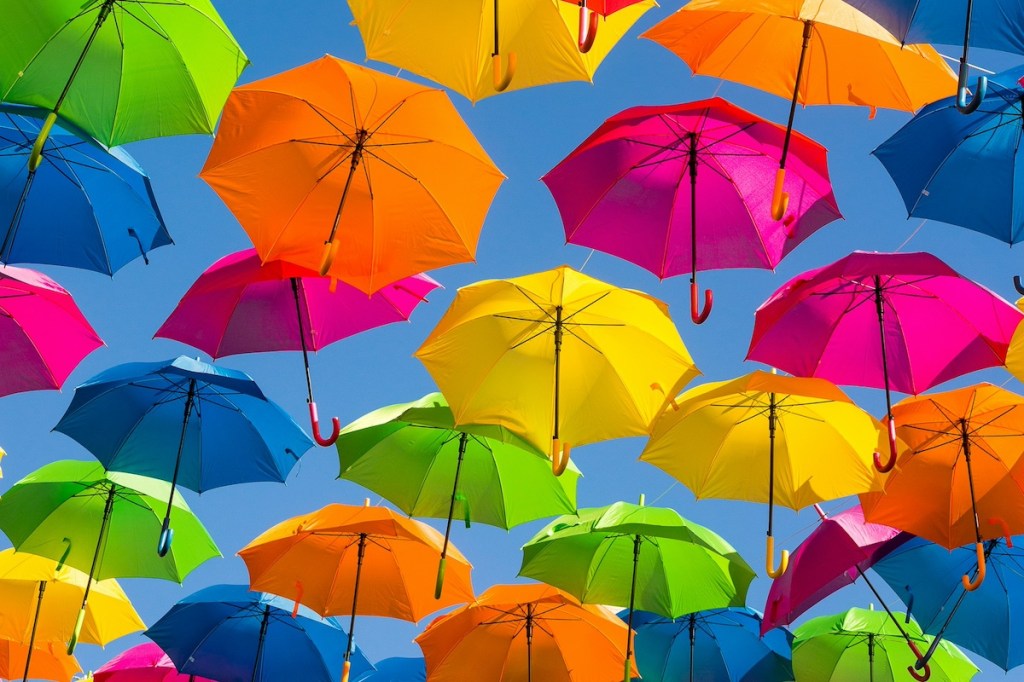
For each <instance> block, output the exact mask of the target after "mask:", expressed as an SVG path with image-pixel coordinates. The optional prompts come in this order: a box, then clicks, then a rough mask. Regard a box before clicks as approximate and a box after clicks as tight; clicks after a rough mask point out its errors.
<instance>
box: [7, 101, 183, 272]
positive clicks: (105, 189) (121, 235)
mask: <svg viewBox="0 0 1024 682" xmlns="http://www.w3.org/2000/svg"><path fill="white" fill-rule="evenodd" d="M47 113H48V112H46V111H43V110H40V109H35V108H33V107H18V106H12V105H2V106H0V229H3V228H6V230H5V231H4V232H2V233H0V261H2V262H4V263H48V264H51V265H66V266H69V267H73V268H81V269H84V270H94V271H96V272H102V273H104V274H107V275H112V274H113V273H114V272H116V271H117V270H119V269H120V268H122V267H123V266H124V265H126V264H127V263H129V262H130V261H132V260H134V259H135V258H138V257H139V256H142V258H143V259H144V260H146V262H147V263H148V262H149V259H148V257H147V256H146V254H147V252H149V251H150V250H152V249H155V248H157V247H160V246H166V245H168V244H172V243H173V242H172V241H171V236H170V235H169V234H168V233H167V228H166V227H165V226H164V221H163V218H162V217H161V216H160V211H159V209H158V208H157V205H156V199H155V198H154V197H153V190H152V188H151V187H150V184H149V178H147V177H146V175H145V173H144V172H143V171H142V169H141V168H139V166H138V165H137V164H136V163H135V160H134V159H132V158H131V157H130V156H128V155H127V154H125V153H124V152H123V151H121V150H120V149H116V148H115V149H110V150H107V149H106V148H104V147H103V146H102V145H100V144H99V143H98V142H96V141H95V140H93V139H92V138H91V137H89V136H87V135H86V134H85V133H82V132H79V131H77V130H75V129H74V128H72V127H71V126H70V125H67V124H65V129H62V128H59V127H56V126H55V127H54V128H53V132H51V134H50V137H49V138H48V139H47V141H46V143H45V145H44V146H43V150H42V156H41V162H40V163H39V165H38V167H37V168H36V169H34V170H30V169H29V165H28V158H29V156H30V154H31V153H32V145H33V143H34V142H35V140H36V137H37V136H38V134H39V129H40V126H41V125H42V120H41V119H42V118H44V117H45V116H46V115H47ZM33 187H34V188H35V191H34V192H31V193H30V191H29V190H30V189H31V188H33Z"/></svg>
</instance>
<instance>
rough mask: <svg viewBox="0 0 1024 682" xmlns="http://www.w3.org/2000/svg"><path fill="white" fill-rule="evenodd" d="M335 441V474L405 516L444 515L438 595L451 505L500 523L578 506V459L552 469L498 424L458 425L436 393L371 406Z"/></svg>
mask: <svg viewBox="0 0 1024 682" xmlns="http://www.w3.org/2000/svg"><path fill="white" fill-rule="evenodd" d="M336 445H337V448H338V457H339V459H340V461H341V473H340V474H339V478H344V479H347V480H350V481H354V482H356V483H358V484H359V485H361V486H363V487H365V488H369V489H370V490H372V491H374V492H375V493H377V494H378V495H381V496H382V497H384V498H385V499H387V500H388V501H390V502H391V503H392V504H394V505H395V506H397V507H398V508H399V509H401V510H402V511H403V512H405V513H406V514H408V515H409V516H422V517H429V518H436V519H448V526H447V528H446V529H445V534H444V547H443V549H442V550H441V561H440V564H439V565H438V572H437V585H436V588H435V594H436V595H437V596H440V593H441V587H442V585H443V584H444V565H445V555H446V553H447V551H448V538H449V536H450V535H451V530H452V518H453V517H454V515H455V511H456V508H459V509H461V513H462V517H463V518H464V519H465V523H466V527H467V528H469V526H470V522H471V521H476V522H477V523H485V524H487V525H489V526H497V527H499V528H504V529H505V530H508V529H509V528H512V527H513V526H518V525H519V524H521V523H526V522H528V521H534V520H536V519H540V518H544V517H546V516H555V515H556V514H563V513H574V512H575V511H576V483H577V481H578V479H579V477H580V472H579V470H578V469H577V468H576V467H575V466H573V465H571V464H570V466H569V468H568V469H567V470H566V473H565V474H564V475H562V476H561V477H556V476H554V475H553V474H552V473H551V461H550V460H549V459H548V458H547V455H545V454H543V453H541V452H538V451H537V450H536V449H534V447H533V446H531V445H529V444H528V443H527V442H526V441H524V440H522V439H520V438H519V437H518V436H516V435H514V434H512V433H511V432H510V431H509V430H508V429H505V428H503V427H501V426H496V425H487V424H482V425H463V426H460V427H459V428H458V429H456V428H455V421H454V417H453V416H452V411H451V408H450V407H448V402H447V401H446V400H445V399H444V396H442V395H441V394H440V393H430V394H428V395H426V396H424V397H422V398H420V399H419V400H417V401H415V402H411V403H403V404H400V405H391V406H389V407H383V408H381V409H379V410H374V411H373V412H371V413H369V414H367V415H365V416H363V417H361V418H360V419H358V420H356V421H355V422H353V423H351V424H349V425H348V426H346V427H345V428H344V429H342V431H341V435H340V436H338V441H337V443H336Z"/></svg>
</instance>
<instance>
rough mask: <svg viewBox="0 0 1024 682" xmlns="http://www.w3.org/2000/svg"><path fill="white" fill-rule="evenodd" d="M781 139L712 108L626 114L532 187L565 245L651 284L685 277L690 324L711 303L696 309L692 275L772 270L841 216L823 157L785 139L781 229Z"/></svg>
mask: <svg viewBox="0 0 1024 682" xmlns="http://www.w3.org/2000/svg"><path fill="white" fill-rule="evenodd" d="M785 137H786V130H785V128H784V127H782V126H779V125H776V124H774V123H772V122H770V121H766V120H764V119H762V118H759V117H757V116H755V115H754V114H751V113H750V112H748V111H744V110H743V109H740V108H739V107H737V106H735V105H732V104H730V103H729V102H726V101H725V100H723V99H720V98H714V99H709V100H702V101H700V102H692V103H689V104H673V105H669V106H658V107H633V108H632V109H627V110H625V111H623V112H620V113H618V114H616V115H615V116H613V117H611V118H609V119H608V120H607V121H605V122H604V124H603V125H602V126H601V127H600V128H598V129H597V130H596V131H595V132H594V133H593V134H592V135H591V136H590V137H588V138H587V139H586V140H584V142H583V143H582V144H581V145H580V146H579V147H577V148H576V149H575V150H573V152H572V153H571V154H569V156H568V157H566V158H565V159H564V160H562V161H561V162H560V163H559V164H558V165H557V166H555V168H553V169H552V170H551V171H550V172H549V173H548V174H547V175H545V176H544V178H543V180H544V183H545V184H546V185H547V186H548V189H549V190H550V191H551V194H552V195H553V196H554V198H555V203H557V204H558V210H559V212H560V213H561V216H562V222H563V224H564V226H565V236H566V240H567V241H569V242H571V243H573V244H579V245H581V246H588V247H591V248H594V249H597V250H599V251H604V252H606V253H610V254H612V255H614V256H618V257H620V258H623V259H625V260H628V261H630V262H632V263H635V264H636V265H639V266H640V267H643V268H646V269H647V270H650V271H651V272H653V273H654V274H655V275H657V276H658V277H660V278H662V279H664V278H665V277H672V276H674V275H679V274H683V273H685V272H689V273H690V309H691V310H690V315H691V317H692V318H693V321H694V322H696V323H697V324H700V323H701V322H703V321H704V320H705V319H707V315H708V313H710V311H711V306H712V303H713V300H714V299H713V295H712V293H711V291H710V290H708V291H705V292H704V305H705V309H704V311H703V312H701V311H700V309H699V296H698V289H697V271H698V270H715V269H721V268H774V267H775V266H776V265H777V264H778V263H779V261H780V260H782V258H783V257H784V256H785V255H786V254H788V253H789V252H790V251H792V250H793V249H794V248H795V247H796V246H797V245H798V244H799V243H800V242H802V241H803V240H804V239H806V238H807V237H808V236H809V235H810V234H811V233H813V232H814V231H815V230H817V229H818V228H820V227H822V226H823V225H826V224H828V223H830V222H832V221H833V220H836V219H838V218H841V217H842V215H841V214H840V213H839V208H838V207H837V206H836V200H835V197H834V196H833V195H832V185H831V183H830V182H829V177H828V166H827V162H826V158H825V157H826V150H825V148H824V147H822V146H821V145H819V144H818V143H817V142H814V141H813V140H811V139H810V138H807V137H804V136H803V135H800V134H796V133H795V134H794V135H793V138H792V141H791V143H790V157H791V158H790V161H789V167H788V168H789V171H790V173H789V175H787V177H786V184H785V187H786V191H787V192H788V193H789V196H790V201H789V207H788V209H787V211H786V213H785V214H784V215H783V216H782V219H781V220H775V219H774V218H773V217H772V215H771V214H772V210H771V205H772V194H773V189H774V185H773V183H774V182H775V175H776V173H777V172H778V166H779V158H780V156H781V154H782V146H783V142H784V140H785ZM687 177H689V182H686V178H687ZM698 199H699V200H700V204H701V206H702V207H703V208H702V210H701V211H700V215H699V216H698V210H697V204H698ZM698 252H699V257H698V255H697V254H698Z"/></svg>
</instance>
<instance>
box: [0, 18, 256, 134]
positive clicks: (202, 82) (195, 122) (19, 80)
mask: <svg viewBox="0 0 1024 682" xmlns="http://www.w3.org/2000/svg"><path fill="white" fill-rule="evenodd" d="M4 23H5V25H6V27H7V29H8V30H7V31H6V39H5V40H4V41H3V45H2V46H0V100H2V101H4V102H14V103H17V104H29V105H32V106H37V107H42V108H43V109H46V110H48V111H51V112H54V114H56V113H60V115H61V117H63V118H64V119H66V120H68V121H70V122H71V123H73V124H74V125H76V126H78V127H79V128H81V129H82V130H85V131H86V132H87V133H88V134H89V135H91V136H92V137H94V138H96V139H97V140H99V141H100V142H102V143H103V144H104V145H108V146H113V145H117V144H122V143H125V142H131V141H133V140H141V139H145V138H150V137H162V136H165V135H179V134H182V133H212V132H213V127H214V124H215V123H216V121H217V116H218V115H219V114H220V110H221V107H222V106H223V105H224V100H225V98H226V97H227V96H228V92H229V91H230V90H231V88H232V86H234V84H235V81H236V80H237V79H238V76H239V74H241V72H242V69H244V68H245V67H246V66H247V65H248V63H249V60H248V59H247V58H246V56H245V54H244V53H243V52H242V49H241V48H240V47H239V46H238V44H237V43H236V42H235V39H234V38H233V37H232V36H231V33H230V32H229V31H228V29H227V27H226V26H225V25H224V22H223V21H222V20H221V18H220V16H219V15H218V14H217V11H216V10H215V9H214V7H213V5H212V4H211V2H210V0H175V2H156V3H154V2H150V1H149V0H87V1H86V2H84V3H83V0H43V1H39V0H11V1H10V2H7V3H5V6H4ZM154 74H159V77H154ZM55 119H56V116H52V117H50V118H49V119H48V122H47V126H46V130H48V129H49V126H52V125H53V122H54V120H55ZM45 135H46V132H45V131H44V133H43V137H45Z"/></svg>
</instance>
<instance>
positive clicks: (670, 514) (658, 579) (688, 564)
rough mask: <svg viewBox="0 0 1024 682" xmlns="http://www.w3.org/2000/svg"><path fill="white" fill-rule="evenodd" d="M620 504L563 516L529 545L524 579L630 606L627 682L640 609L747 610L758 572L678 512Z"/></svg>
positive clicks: (673, 614) (668, 613)
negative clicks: (633, 637) (747, 601)
mask: <svg viewBox="0 0 1024 682" xmlns="http://www.w3.org/2000/svg"><path fill="white" fill-rule="evenodd" d="M643 502H644V500H643V497H642V496H641V498H640V504H639V505H636V504H629V503H628V502H616V503H615V504H613V505H611V506H608V507H600V508H597V509H581V510H579V514H578V516H561V517H559V518H557V519H555V520H554V521H552V522H551V523H550V524H549V525H548V526H547V527H546V528H544V529H543V530H541V531H540V532H539V533H537V535H536V536H534V537H533V539H532V540H530V541H529V542H528V543H526V545H524V546H523V564H522V566H521V567H520V569H519V575H521V576H526V577H530V578H536V579H537V580H542V581H544V582H546V583H548V584H549V585H553V586H554V587H558V588H561V589H563V590H565V591H566V592H568V593H570V594H572V595H573V596H574V597H576V598H577V599H579V600H580V601H581V602H583V603H585V604H607V605H610V606H625V607H628V608H629V617H628V619H627V625H628V626H629V633H630V634H629V636H628V637H627V640H626V668H625V680H626V681H627V682H628V680H629V672H630V668H629V664H630V658H631V657H632V646H633V644H632V632H633V611H634V609H640V610H643V611H651V612H654V613H657V614H659V615H662V616H665V617H666V618H678V617H679V616H682V615H684V614H687V613H693V612H695V611H703V610H705V609H717V608H725V607H728V606H743V605H744V603H745V601H746V596H747V587H749V585H750V581H751V580H753V579H754V570H753V569H752V568H750V566H749V565H747V562H746V561H744V560H743V559H742V557H740V555H739V554H738V553H737V552H736V550H735V549H733V547H732V546H731V545H730V544H729V543H728V542H726V541H725V540H723V539H722V538H721V537H720V536H718V535H717V534H715V533H713V532H712V531H710V530H708V529H707V528H705V527H703V526H699V525H697V524H696V523H693V522H691V521H687V520H686V519H684V518H683V517H682V516H680V515H679V513H678V512H676V511H675V510H674V509H667V508H664V507H645V506H643Z"/></svg>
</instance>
